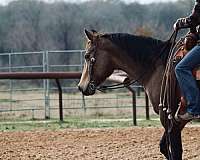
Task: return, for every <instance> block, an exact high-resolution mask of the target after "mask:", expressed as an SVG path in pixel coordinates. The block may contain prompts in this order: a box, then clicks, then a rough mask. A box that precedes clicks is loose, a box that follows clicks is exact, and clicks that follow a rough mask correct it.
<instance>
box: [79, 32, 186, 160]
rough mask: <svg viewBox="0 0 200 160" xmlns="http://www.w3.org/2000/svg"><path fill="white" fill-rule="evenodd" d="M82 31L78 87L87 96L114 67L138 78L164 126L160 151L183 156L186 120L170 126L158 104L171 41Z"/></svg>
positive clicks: (172, 157) (177, 158)
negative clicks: (83, 45) (82, 55)
mask: <svg viewBox="0 0 200 160" xmlns="http://www.w3.org/2000/svg"><path fill="white" fill-rule="evenodd" d="M85 35H86V38H87V44H86V53H85V63H84V68H83V72H82V76H81V79H80V82H79V84H78V88H79V90H80V91H81V92H82V93H83V94H84V95H86V96H89V95H93V94H95V91H96V90H97V89H98V86H100V85H101V84H102V83H103V82H104V81H105V80H106V78H107V77H109V76H110V75H111V74H112V73H113V71H114V70H122V71H124V72H126V73H127V74H128V77H129V79H131V80H137V81H138V83H139V84H141V85H142V86H143V87H144V89H145V91H146V93H147V95H148V97H149V100H150V102H151V104H152V106H153V109H154V111H155V112H156V113H157V114H159V115H160V120H161V124H162V125H163V127H164V128H165V131H164V134H163V136H162V138H161V140H160V152H161V153H162V154H163V155H164V156H165V157H166V158H167V159H170V160H182V152H183V150H182V140H181V131H182V129H183V128H184V126H185V125H186V123H187V122H177V123H174V124H173V125H172V126H171V128H170V129H169V128H168V125H167V124H168V118H167V116H166V114H167V113H166V111H164V110H162V109H160V107H159V98H160V90H161V84H162V78H163V74H164V71H165V67H166V65H167V59H168V54H169V52H170V47H171V42H169V40H168V41H161V40H157V39H153V38H151V37H143V36H136V35H131V34H126V33H105V34H101V33H98V32H96V31H88V30H85ZM163 48H165V50H163ZM161 52H162V54H161ZM155 57H157V58H156V59H155ZM138 77H140V78H138ZM179 98H180V97H175V101H176V103H175V104H176V105H174V106H173V107H172V111H171V112H172V115H175V112H176V110H177V108H178V102H179V101H178V99H179Z"/></svg>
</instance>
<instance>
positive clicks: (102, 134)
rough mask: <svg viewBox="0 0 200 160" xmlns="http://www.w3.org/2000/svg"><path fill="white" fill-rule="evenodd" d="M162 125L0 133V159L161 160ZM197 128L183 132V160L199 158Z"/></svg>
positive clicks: (198, 132) (198, 130) (199, 146)
mask: <svg viewBox="0 0 200 160" xmlns="http://www.w3.org/2000/svg"><path fill="white" fill-rule="evenodd" d="M162 131H163V130H162V129H161V128H155V127H154V128H141V127H133V128H124V129H123V128H121V129H64V130H59V131H26V132H0V146H1V147H0V159H1V160H29V159H30V160H94V159H97V160H163V159H164V157H163V156H162V155H161V154H160V153H159V148H158V144H159V139H160V137H161V134H162ZM199 134H200V127H197V128H195V127H187V128H185V129H184V132H183V145H184V160H199V159H200V143H199V142H200V141H199V140H200V139H199V138H200V137H199Z"/></svg>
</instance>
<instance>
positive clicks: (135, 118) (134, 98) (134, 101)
mask: <svg viewBox="0 0 200 160" xmlns="http://www.w3.org/2000/svg"><path fill="white" fill-rule="evenodd" d="M127 88H128V89H129V91H131V93H132V109H133V125H134V126H137V114H136V94H135V90H134V89H133V88H132V87H130V86H128V87H127Z"/></svg>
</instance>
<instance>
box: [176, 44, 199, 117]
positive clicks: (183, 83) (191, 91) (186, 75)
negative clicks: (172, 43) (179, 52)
mask: <svg viewBox="0 0 200 160" xmlns="http://www.w3.org/2000/svg"><path fill="white" fill-rule="evenodd" d="M198 64H200V46H195V47H194V48H193V49H192V50H191V51H190V52H189V53H188V54H187V55H186V56H185V57H184V58H183V59H182V60H181V61H180V62H179V63H178V65H177V66H176V68H175V73H176V77H177V80H178V83H179V86H180V89H181V92H182V94H183V95H184V96H185V98H186V100H187V105H188V106H187V112H188V113H191V114H197V115H199V114H200V91H199V88H198V86H197V83H196V80H195V78H194V77H193V75H192V70H193V69H194V68H195V67H196V66H197V65H198Z"/></svg>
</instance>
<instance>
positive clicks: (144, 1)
mask: <svg viewBox="0 0 200 160" xmlns="http://www.w3.org/2000/svg"><path fill="white" fill-rule="evenodd" d="M11 1H15V0H0V4H2V5H6V4H8V3H9V2H11ZM27 1H28V0H27ZM41 1H46V2H54V1H68V2H84V1H87V0H41ZM122 1H125V2H139V3H141V4H148V3H152V2H170V1H171V2H172V1H176V0H122Z"/></svg>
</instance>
